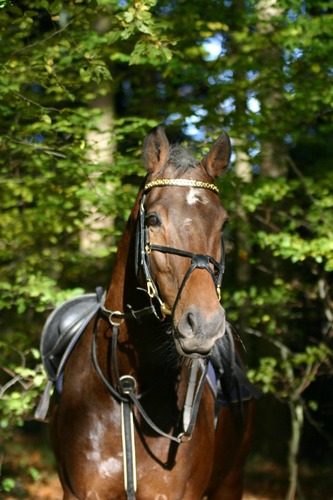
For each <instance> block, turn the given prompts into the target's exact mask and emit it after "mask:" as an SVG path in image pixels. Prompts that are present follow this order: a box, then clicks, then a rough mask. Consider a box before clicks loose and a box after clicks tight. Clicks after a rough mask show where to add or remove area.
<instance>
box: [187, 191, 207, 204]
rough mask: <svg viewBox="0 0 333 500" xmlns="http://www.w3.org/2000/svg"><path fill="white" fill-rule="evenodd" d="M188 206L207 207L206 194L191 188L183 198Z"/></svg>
mask: <svg viewBox="0 0 333 500" xmlns="http://www.w3.org/2000/svg"><path fill="white" fill-rule="evenodd" d="M185 199H186V202H187V204H188V205H197V204H202V205H207V204H208V203H209V201H210V200H209V197H208V193H206V192H205V191H203V190H201V189H200V190H199V189H198V188H194V187H191V188H190V189H189V190H188V192H187V193H186V196H185Z"/></svg>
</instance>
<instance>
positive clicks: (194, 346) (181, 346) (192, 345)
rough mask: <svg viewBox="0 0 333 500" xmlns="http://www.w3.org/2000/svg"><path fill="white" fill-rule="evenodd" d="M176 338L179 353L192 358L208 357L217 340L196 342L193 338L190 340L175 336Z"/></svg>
mask: <svg viewBox="0 0 333 500" xmlns="http://www.w3.org/2000/svg"><path fill="white" fill-rule="evenodd" d="M174 340H175V345H176V349H177V352H178V354H180V355H181V356H183V357H186V358H192V359H201V358H207V357H208V356H209V355H210V353H211V351H212V349H213V346H214V344H215V341H210V340H209V341H206V342H196V341H193V340H192V339H191V341H190V342H188V341H186V340H184V339H179V338H175V339H174Z"/></svg>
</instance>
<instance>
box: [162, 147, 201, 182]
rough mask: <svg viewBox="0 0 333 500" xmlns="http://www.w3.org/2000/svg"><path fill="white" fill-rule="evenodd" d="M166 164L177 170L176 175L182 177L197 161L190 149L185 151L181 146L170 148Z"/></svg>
mask: <svg viewBox="0 0 333 500" xmlns="http://www.w3.org/2000/svg"><path fill="white" fill-rule="evenodd" d="M167 163H168V164H172V165H173V166H174V167H175V170H177V174H179V175H183V174H184V173H185V172H187V171H188V170H189V169H192V168H195V167H196V165H197V164H198V160H197V159H196V158H195V157H194V155H193V153H192V150H191V149H186V148H184V146H182V145H181V144H173V145H171V146H170V149H169V155H168V160H167Z"/></svg>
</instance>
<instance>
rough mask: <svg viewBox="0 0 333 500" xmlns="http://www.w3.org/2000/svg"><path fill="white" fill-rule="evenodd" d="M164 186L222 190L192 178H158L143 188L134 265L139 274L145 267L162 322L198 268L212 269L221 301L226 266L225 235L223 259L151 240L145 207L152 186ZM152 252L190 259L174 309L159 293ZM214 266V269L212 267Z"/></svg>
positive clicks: (150, 294)
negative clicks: (169, 307)
mask: <svg viewBox="0 0 333 500" xmlns="http://www.w3.org/2000/svg"><path fill="white" fill-rule="evenodd" d="M165 186H177V187H194V188H200V189H208V190H210V191H212V192H213V193H215V194H217V195H218V194H219V190H218V188H217V187H216V186H215V185H214V184H210V183H208V182H201V181H196V180H191V179H157V180H155V181H152V182H148V183H147V184H146V185H145V187H144V189H143V193H142V198H141V202H140V209H139V217H138V225H137V232H136V242H135V249H136V250H135V268H136V274H137V276H138V274H139V271H140V268H141V269H142V270H143V273H144V277H145V280H146V286H147V293H148V295H149V297H150V301H151V305H152V306H154V304H153V300H154V299H156V300H157V302H158V304H159V309H160V313H158V312H157V310H156V308H155V307H154V311H155V315H156V316H157V317H158V319H160V320H161V321H162V320H164V319H165V317H166V316H171V315H172V314H173V311H175V309H176V307H177V304H178V301H179V299H180V297H181V294H182V292H183V290H184V287H185V285H186V282H187V281H188V279H189V277H190V276H191V274H192V273H193V271H194V270H195V269H206V271H208V272H209V274H210V275H211V277H212V279H213V282H214V285H215V288H216V293H217V296H218V299H219V300H220V298H221V285H222V277H223V273H224V268H225V264H224V262H225V258H224V257H225V251H224V243H223V237H222V238H221V248H222V255H221V261H220V262H217V261H216V260H215V259H214V258H213V257H211V256H210V255H202V254H197V253H192V252H188V251H185V250H179V249H177V248H173V247H168V246H162V245H154V244H152V243H150V241H149V235H148V226H147V224H146V208H145V202H146V198H147V193H148V192H149V191H150V190H151V189H152V188H155V187H165ZM151 252H162V253H166V254H172V255H179V256H180V257H187V258H190V259H191V265H190V267H189V268H188V270H187V272H186V273H185V276H184V278H183V281H182V283H181V285H180V287H179V290H178V293H177V296H176V299H175V302H174V305H173V308H172V310H170V309H168V308H167V307H166V305H165V304H164V302H163V301H162V299H161V297H160V296H159V291H158V287H157V285H156V284H155V282H154V280H153V278H152V275H151V265H150V254H151ZM212 266H213V269H214V270H213V269H212Z"/></svg>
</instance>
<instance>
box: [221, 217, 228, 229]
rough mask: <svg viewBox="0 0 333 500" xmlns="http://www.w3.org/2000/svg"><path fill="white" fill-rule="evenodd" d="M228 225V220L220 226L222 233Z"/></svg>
mask: <svg viewBox="0 0 333 500" xmlns="http://www.w3.org/2000/svg"><path fill="white" fill-rule="evenodd" d="M228 224H229V219H226V220H225V221H224V222H223V224H222V231H224V230H225V228H226V227H227V225H228Z"/></svg>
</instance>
